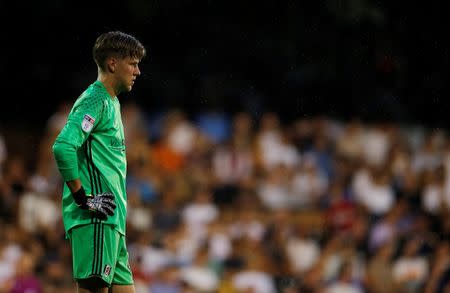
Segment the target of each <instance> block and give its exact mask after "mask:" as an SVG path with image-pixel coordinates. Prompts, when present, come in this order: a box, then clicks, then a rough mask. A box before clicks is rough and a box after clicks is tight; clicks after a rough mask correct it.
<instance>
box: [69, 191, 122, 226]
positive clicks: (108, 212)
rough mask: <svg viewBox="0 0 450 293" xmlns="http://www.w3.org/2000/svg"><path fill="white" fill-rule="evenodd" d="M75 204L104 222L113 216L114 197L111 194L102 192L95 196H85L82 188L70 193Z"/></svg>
mask: <svg viewBox="0 0 450 293" xmlns="http://www.w3.org/2000/svg"><path fill="white" fill-rule="evenodd" d="M72 196H73V199H74V201H75V203H76V204H77V205H78V206H79V207H80V208H81V209H83V210H89V211H91V212H93V213H94V214H95V216H96V217H97V218H99V219H101V220H106V219H107V218H108V216H112V215H114V209H115V208H116V204H115V202H114V195H113V194H112V193H111V192H104V193H100V194H97V195H94V196H93V195H86V192H85V191H84V188H83V187H81V188H80V189H79V190H78V191H76V192H74V193H72Z"/></svg>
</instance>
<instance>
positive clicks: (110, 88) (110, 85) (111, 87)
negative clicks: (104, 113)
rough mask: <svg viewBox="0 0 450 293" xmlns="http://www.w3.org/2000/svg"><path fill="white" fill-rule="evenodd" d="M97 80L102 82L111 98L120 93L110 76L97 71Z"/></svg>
mask: <svg viewBox="0 0 450 293" xmlns="http://www.w3.org/2000/svg"><path fill="white" fill-rule="evenodd" d="M97 80H98V81H100V82H101V83H103V85H104V86H105V88H106V91H107V92H108V93H109V95H110V96H111V98H114V97H116V96H117V95H118V94H119V93H120V91H119V89H118V88H117V85H116V83H115V82H114V80H113V78H112V77H110V76H108V75H106V74H103V73H101V72H99V74H98V77H97Z"/></svg>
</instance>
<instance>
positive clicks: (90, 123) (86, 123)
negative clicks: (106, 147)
mask: <svg viewBox="0 0 450 293" xmlns="http://www.w3.org/2000/svg"><path fill="white" fill-rule="evenodd" d="M94 122H95V119H94V118H93V117H92V116H91V115H88V114H84V118H83V121H82V122H81V129H83V131H84V132H90V131H91V130H92V128H93V127H94Z"/></svg>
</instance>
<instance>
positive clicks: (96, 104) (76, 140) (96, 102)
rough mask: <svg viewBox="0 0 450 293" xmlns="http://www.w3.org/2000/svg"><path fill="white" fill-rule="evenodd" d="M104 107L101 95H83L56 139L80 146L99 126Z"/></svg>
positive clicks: (76, 146)
mask: <svg viewBox="0 0 450 293" xmlns="http://www.w3.org/2000/svg"><path fill="white" fill-rule="evenodd" d="M103 109H104V99H103V98H102V97H101V96H88V97H81V98H80V99H78V100H77V101H76V102H75V105H74V107H73V108H72V111H71V112H70V114H69V116H68V118H67V122H66V124H65V125H64V128H63V129H62V130H61V133H60V134H59V136H58V138H57V140H56V141H58V140H61V141H64V142H66V143H69V144H71V145H73V146H74V147H75V148H78V147H80V146H81V145H82V144H83V143H84V141H85V140H86V139H87V138H88V137H89V135H90V133H92V131H95V129H96V127H97V126H98V124H99V122H100V120H101V118H102V115H103Z"/></svg>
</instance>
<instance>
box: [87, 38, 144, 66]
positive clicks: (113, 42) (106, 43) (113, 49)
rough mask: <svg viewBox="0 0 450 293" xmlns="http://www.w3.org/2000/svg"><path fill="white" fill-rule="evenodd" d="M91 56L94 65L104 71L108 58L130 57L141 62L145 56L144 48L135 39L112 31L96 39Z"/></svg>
mask: <svg viewBox="0 0 450 293" xmlns="http://www.w3.org/2000/svg"><path fill="white" fill-rule="evenodd" d="M92 55H93V57H94V60H95V63H97V65H98V66H99V67H100V68H101V69H104V66H105V60H106V59H107V58H108V57H111V56H115V57H120V58H125V57H131V58H137V59H139V60H141V59H142V58H144V56H145V48H144V46H143V45H142V44H141V42H139V41H138V40H137V39H136V38H135V37H133V36H131V35H129V34H126V33H123V32H120V31H113V32H107V33H103V34H101V35H100V36H99V37H98V38H97V40H96V41H95V44H94V48H93V49H92Z"/></svg>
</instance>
